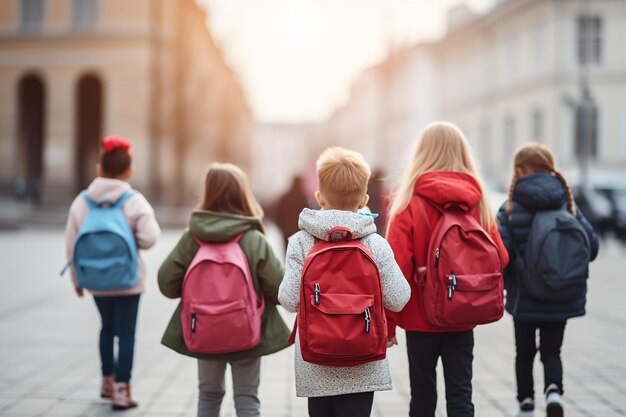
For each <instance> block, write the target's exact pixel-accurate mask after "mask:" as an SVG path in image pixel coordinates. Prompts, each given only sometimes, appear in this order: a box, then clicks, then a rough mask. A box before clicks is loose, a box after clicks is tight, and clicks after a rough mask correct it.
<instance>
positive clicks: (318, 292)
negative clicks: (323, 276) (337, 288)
mask: <svg viewBox="0 0 626 417" xmlns="http://www.w3.org/2000/svg"><path fill="white" fill-rule="evenodd" d="M313 288H314V289H315V293H314V295H313V300H314V302H315V305H319V304H320V295H321V292H322V291H321V290H320V284H319V283H318V282H316V283H315V284H313Z"/></svg>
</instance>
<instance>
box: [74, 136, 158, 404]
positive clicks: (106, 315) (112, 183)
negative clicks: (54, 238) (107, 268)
mask: <svg viewBox="0 0 626 417" xmlns="http://www.w3.org/2000/svg"><path fill="white" fill-rule="evenodd" d="M96 172H97V177H96V178H95V179H94V180H93V182H92V183H91V184H90V185H89V188H87V191H86V194H87V197H88V198H89V200H90V201H91V202H94V203H98V202H99V201H102V200H104V199H106V200H109V201H112V202H114V201H117V200H118V199H120V198H123V197H124V195H125V194H126V193H127V192H128V191H130V190H131V186H130V184H129V183H128V182H127V181H128V180H129V179H130V177H131V176H132V172H133V171H132V166H131V146H130V143H129V142H128V141H127V140H126V139H123V138H121V137H118V136H107V137H105V138H104V139H103V140H102V150H101V152H100V157H99V162H98V164H97V165H96ZM122 212H123V214H124V217H125V219H126V221H127V222H128V224H129V225H130V228H131V230H132V232H133V235H134V238H135V242H136V245H137V247H138V248H139V249H148V248H150V247H152V245H154V244H155V243H156V241H157V239H158V237H159V234H160V229H159V225H158V223H157V222H156V219H155V217H154V210H153V209H152V206H150V204H149V203H148V201H147V200H146V199H145V198H144V196H143V195H141V194H140V193H138V192H134V193H133V194H132V195H131V196H130V197H129V198H128V199H127V200H126V201H125V202H124V203H123V206H122ZM88 213H89V203H88V202H87V201H86V199H85V198H84V197H83V196H81V195H79V196H78V197H76V199H75V200H74V202H73V203H72V205H71V207H70V212H69V216H68V220H67V226H66V230H65V236H66V240H65V241H66V251H67V257H68V259H72V258H73V257H74V245H75V242H76V238H77V236H78V233H79V230H80V227H81V225H82V224H83V222H84V221H85V219H86V217H87V215H88ZM71 273H72V281H73V283H74V289H75V291H76V294H77V295H78V296H79V297H82V296H83V293H84V292H83V288H80V286H79V285H78V280H77V276H76V270H75V268H74V266H73V265H71ZM137 273H138V277H137V280H136V284H135V285H134V286H132V287H131V288H128V289H124V290H117V291H92V290H90V291H91V293H92V294H93V296H94V300H95V302H96V306H97V307H98V311H99V312H100V316H101V318H102V329H101V330H100V359H101V362H102V386H101V389H100V396H101V397H102V398H111V400H112V406H113V408H114V409H127V408H132V407H136V406H137V402H136V401H135V400H133V398H132V396H131V393H130V385H129V381H130V376H131V370H132V366H133V355H134V348H135V325H136V323H137V311H138V307H139V296H140V295H141V293H143V291H144V281H145V278H146V270H145V265H144V262H143V260H142V259H141V256H139V258H138V272H137ZM115 336H117V337H118V357H117V361H115V359H114V355H113V350H114V348H113V340H114V337H115Z"/></svg>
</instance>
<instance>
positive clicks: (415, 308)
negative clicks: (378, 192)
mask: <svg viewBox="0 0 626 417" xmlns="http://www.w3.org/2000/svg"><path fill="white" fill-rule="evenodd" d="M448 209H454V210H455V213H459V217H460V216H466V215H468V214H469V215H471V216H473V220H474V221H476V222H477V223H478V225H477V226H480V227H482V228H483V229H484V230H483V231H484V232H486V233H487V234H488V236H489V238H488V239H490V240H491V243H490V245H489V249H490V250H491V252H489V253H487V252H485V253H481V259H482V260H483V262H485V261H490V262H489V263H490V265H493V264H497V268H499V270H498V271H490V272H493V273H491V274H490V276H483V275H478V274H477V273H478V271H475V274H473V275H472V274H471V273H470V272H465V274H466V275H465V276H463V275H460V274H463V273H464V272H459V271H458V270H457V274H459V275H458V280H459V282H458V283H457V276H455V275H454V274H453V273H451V272H450V271H442V273H443V274H450V275H449V280H450V281H449V283H448V282H446V283H445V284H442V285H440V288H441V290H440V291H441V294H440V295H439V294H437V298H436V300H437V302H440V303H442V304H441V309H440V310H434V311H433V309H432V308H428V310H427V306H431V305H432V304H431V303H427V301H430V300H431V299H432V298H431V297H430V296H429V297H427V295H429V293H427V291H426V288H427V284H426V283H425V281H426V280H431V281H434V280H437V282H440V281H439V279H440V278H439V277H440V276H441V273H438V272H437V269H436V268H437V267H438V265H439V264H442V266H444V265H445V267H448V266H449V265H450V264H451V263H452V262H453V261H454V260H455V259H451V258H453V257H452V256H451V255H449V253H450V252H449V251H448V250H444V248H443V247H442V251H441V258H440V252H439V247H438V248H437V249H436V251H432V252H430V247H431V244H430V241H431V239H433V238H435V234H434V232H435V230H436V228H437V227H438V226H439V220H440V219H444V216H445V214H444V213H445V212H446V211H448ZM475 232H478V230H475ZM455 233H457V232H453V233H452V234H451V235H455ZM460 233H461V234H462V233H463V232H460ZM475 234H476V235H479V236H481V237H484V235H483V233H482V231H481V233H479V234H477V233H475ZM467 238H468V239H469V236H468V237H467ZM387 239H388V241H389V245H390V246H391V248H392V249H393V252H394V254H395V258H396V260H397V262H398V265H400V268H401V269H402V272H403V273H404V276H405V278H406V279H407V280H408V281H409V284H410V285H411V299H410V300H409V302H408V303H407V305H406V306H405V307H404V309H402V311H400V312H399V313H393V312H389V314H388V315H387V320H388V325H389V338H390V343H392V344H397V339H396V337H395V335H396V325H397V326H400V327H401V328H403V329H405V330H406V338H407V353H408V356H409V378H410V383H411V402H410V408H409V416H411V417H434V416H435V408H436V406H437V384H436V377H437V373H436V367H437V362H438V360H439V357H441V361H442V365H443V373H444V378H445V386H446V408H447V415H448V416H454V417H472V416H474V404H473V403H472V362H473V349H474V333H473V328H474V327H475V325H473V324H458V325H446V326H443V325H436V324H433V320H431V317H433V316H434V317H439V316H443V314H444V313H447V312H449V314H454V313H456V317H455V319H456V321H457V322H461V321H462V320H464V321H462V323H469V322H470V321H468V320H465V319H469V318H470V317H471V316H472V315H473V314H474V310H476V309H477V308H478V305H482V304H484V302H483V303H480V302H478V303H476V304H477V305H476V307H473V306H471V304H470V306H469V307H468V306H465V308H460V307H457V306H458V305H459V303H460V302H461V300H465V299H468V297H471V294H472V293H473V294H483V293H482V292H481V291H486V290H490V289H493V288H498V287H499V285H500V283H501V280H502V278H501V276H500V273H501V272H502V270H501V268H502V267H503V266H504V265H506V263H507V261H508V256H507V253H506V249H505V248H504V246H503V245H502V242H501V240H500V235H499V233H498V228H497V226H496V223H495V219H494V217H493V215H492V213H491V209H490V206H489V200H488V199H487V196H486V194H485V192H484V191H483V187H482V185H481V181H480V177H479V174H478V170H477V169H476V164H475V162H474V159H473V157H472V154H471V152H470V148H469V144H468V143H467V139H466V138H465V136H464V135H463V133H462V132H461V131H460V130H459V129H458V128H457V127H456V126H454V125H452V124H449V123H445V122H436V123H433V124H431V125H429V126H428V127H426V128H425V129H424V130H423V131H422V132H421V134H420V137H419V139H418V141H417V143H416V146H415V150H414V152H413V157H412V159H411V161H410V163H409V165H408V167H407V169H406V170H405V173H404V176H403V179H402V182H401V183H400V185H399V187H398V190H397V192H396V194H395V196H394V198H393V199H392V203H391V208H390V212H389V227H388V229H387ZM442 242H443V240H442ZM482 242H484V241H481V243H482ZM442 246H443V244H442ZM481 247H484V246H482V245H481V246H475V247H470V248H466V247H463V246H459V247H457V248H456V252H457V253H458V256H457V257H456V258H459V259H461V260H464V259H465V258H464V257H463V253H464V252H468V251H469V250H470V249H473V250H476V248H481ZM493 249H496V252H497V253H494V252H493ZM452 250H454V248H453V249H452ZM494 255H495V256H494ZM431 256H432V258H430V257H431ZM494 258H495V259H494ZM461 262H462V261H461ZM468 263H469V261H468ZM458 266H459V268H460V269H463V268H464V266H463V265H458ZM472 266H473V267H474V265H472ZM431 271H432V273H433V274H434V275H433V276H432V277H431V275H430V273H429V272H431ZM426 275H428V277H427V278H426V277H425V276H426ZM479 277H480V279H481V280H482V281H478V278H479ZM445 278H446V275H443V279H445ZM488 279H489V280H488ZM498 279H499V280H500V282H498ZM446 281H448V280H447V279H446ZM457 285H458V288H456V287H457ZM428 287H430V285H429V286H428ZM455 288H456V289H457V290H460V291H457V292H456V295H455ZM468 289H469V291H468ZM468 294H470V295H469V296H468ZM496 296H497V297H499V298H500V299H501V298H502V290H500V294H496ZM440 300H441V301H440ZM443 303H447V304H445V306H446V307H444V304H443ZM490 304H493V305H494V306H495V305H496V303H495V302H494V303H490ZM446 308H447V310H446ZM502 312H503V311H502V310H500V311H499V312H498V313H499V314H501V313H502Z"/></svg>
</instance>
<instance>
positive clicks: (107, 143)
mask: <svg viewBox="0 0 626 417" xmlns="http://www.w3.org/2000/svg"><path fill="white" fill-rule="evenodd" d="M116 149H123V150H125V151H126V152H128V153H130V152H131V148H130V142H129V141H128V140H126V139H124V138H123V137H121V136H115V135H111V136H107V137H105V138H104V139H102V150H103V151H104V152H107V153H108V152H113V151H114V150H116Z"/></svg>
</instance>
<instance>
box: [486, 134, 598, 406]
mask: <svg viewBox="0 0 626 417" xmlns="http://www.w3.org/2000/svg"><path fill="white" fill-rule="evenodd" d="M562 207H567V211H569V212H570V213H571V214H572V215H573V216H575V218H576V220H578V222H579V223H580V225H581V226H582V227H583V229H584V230H585V232H586V234H587V237H588V240H589V251H590V260H593V259H595V257H596V255H597V254H598V238H597V236H596V235H595V233H594V231H593V229H592V227H591V225H590V224H589V222H588V221H587V220H586V219H585V218H584V216H583V215H582V213H581V212H580V211H579V210H578V209H577V207H576V204H575V203H574V198H573V196H572V191H571V190H570V187H569V186H568V184H567V181H566V180H565V178H564V177H563V175H562V174H561V173H560V172H559V171H558V170H557V169H556V167H555V164H554V156H553V155H552V152H551V151H550V149H549V148H548V147H546V146H544V145H541V144H535V143H531V144H527V145H524V146H523V147H522V148H520V149H519V150H518V151H517V153H516V154H515V158H514V172H513V179H512V181H511V186H510V189H509V198H508V201H507V202H506V203H504V205H503V206H502V207H501V208H500V211H499V213H498V224H499V228H500V234H501V236H502V240H503V242H504V245H505V246H506V248H507V250H508V252H509V258H510V262H509V267H508V268H507V269H506V270H505V271H504V282H505V287H506V290H507V298H506V310H507V311H508V312H509V313H510V314H511V315H512V316H513V319H514V324H515V344H516V349H517V355H516V358H515V371H516V376H517V399H518V401H519V402H520V414H519V415H520V416H531V415H532V413H533V411H534V398H533V396H534V390H533V386H534V385H533V375H532V369H533V361H534V358H535V353H536V351H537V346H536V332H537V330H539V352H540V355H541V361H542V362H543V366H544V392H545V394H546V409H547V415H548V417H561V416H563V406H562V403H561V395H562V394H563V366H562V363H561V357H560V354H561V345H562V343H563V332H564V330H565V323H566V321H567V319H569V318H572V317H578V316H582V315H584V314H585V301H586V299H585V296H584V295H583V296H582V297H580V298H578V299H575V300H573V301H569V302H549V301H540V300H538V299H536V298H533V297H532V296H531V294H530V293H529V292H528V289H527V288H526V286H525V284H524V282H523V280H522V279H521V278H520V276H519V271H520V268H524V266H523V265H524V262H523V261H524V259H523V257H524V256H525V255H524V254H525V253H526V252H525V251H526V244H527V242H528V237H529V232H530V227H531V225H532V223H533V219H534V216H535V213H537V212H539V211H544V210H559V209H560V208H562ZM517 257H521V258H522V259H517Z"/></svg>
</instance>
